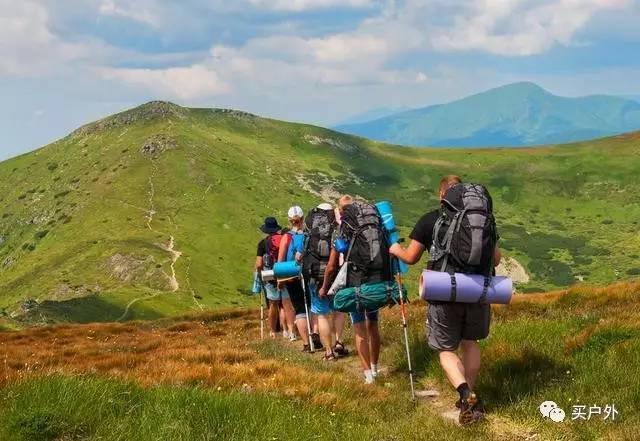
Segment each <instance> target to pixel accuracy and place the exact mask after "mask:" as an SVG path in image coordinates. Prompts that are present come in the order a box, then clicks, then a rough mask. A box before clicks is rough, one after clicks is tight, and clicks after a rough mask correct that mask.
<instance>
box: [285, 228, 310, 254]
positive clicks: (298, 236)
mask: <svg viewBox="0 0 640 441" xmlns="http://www.w3.org/2000/svg"><path fill="white" fill-rule="evenodd" d="M287 234H288V235H289V236H290V238H291V242H289V248H288V249H287V262H291V261H293V260H295V259H296V253H300V254H303V253H304V243H305V239H306V237H307V236H306V234H304V233H302V232H300V233H294V232H292V231H289V232H288V233H287Z"/></svg>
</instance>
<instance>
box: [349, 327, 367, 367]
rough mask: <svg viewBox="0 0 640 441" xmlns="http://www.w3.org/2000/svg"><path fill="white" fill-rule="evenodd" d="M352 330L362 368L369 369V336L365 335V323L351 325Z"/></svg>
mask: <svg viewBox="0 0 640 441" xmlns="http://www.w3.org/2000/svg"><path fill="white" fill-rule="evenodd" d="M353 331H354V332H355V334H356V349H357V350H358V357H359V358H360V364H361V365H362V369H364V370H369V369H371V355H370V353H369V336H368V335H367V325H366V323H365V322H361V323H358V324H355V325H353Z"/></svg>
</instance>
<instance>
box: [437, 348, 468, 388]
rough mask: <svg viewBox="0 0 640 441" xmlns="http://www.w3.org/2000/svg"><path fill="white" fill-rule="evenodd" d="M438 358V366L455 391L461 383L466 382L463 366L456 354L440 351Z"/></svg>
mask: <svg viewBox="0 0 640 441" xmlns="http://www.w3.org/2000/svg"><path fill="white" fill-rule="evenodd" d="M439 356H440V365H441V366H442V369H443V370H444V373H445V374H446V375H447V378H448V379H449V383H451V385H452V386H453V387H454V388H456V389H457V388H458V386H460V385H461V384H462V383H466V382H467V380H466V378H465V376H464V365H463V364H462V361H461V360H460V357H458V354H456V353H455V352H453V351H440V354H439Z"/></svg>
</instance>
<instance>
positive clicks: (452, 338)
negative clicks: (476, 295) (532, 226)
mask: <svg viewBox="0 0 640 441" xmlns="http://www.w3.org/2000/svg"><path fill="white" fill-rule="evenodd" d="M439 197H440V201H441V208H440V209H436V210H433V211H431V212H429V213H427V214H425V215H424V216H422V218H420V220H419V221H418V223H417V224H416V226H415V227H414V229H413V231H412V232H411V235H410V238H411V242H410V244H409V246H408V247H407V249H403V248H402V246H400V245H399V244H394V245H392V246H391V248H390V250H389V251H390V253H391V254H393V255H395V256H396V257H398V258H399V259H400V260H402V261H404V262H405V263H408V264H410V265H413V264H415V263H417V262H418V261H419V260H420V258H421V257H422V255H423V254H424V251H425V250H427V249H428V250H429V263H428V266H427V268H428V269H429V270H433V271H446V272H449V273H451V274H453V273H456V272H458V273H466V274H482V275H485V276H486V277H487V279H486V280H489V277H490V276H491V275H492V274H493V273H494V267H495V266H497V265H498V263H499V262H500V257H501V256H500V249H499V248H498V246H497V241H498V234H497V230H496V225H495V220H494V218H493V202H492V200H491V196H490V195H489V193H488V191H487V190H486V188H484V187H483V186H481V185H477V184H463V183H462V182H461V180H460V178H459V177H458V176H455V175H449V176H445V177H443V178H442V180H441V181H440V186H439ZM427 289H428V288H427ZM490 321H491V307H490V305H489V304H487V303H455V302H435V301H432V302H429V309H428V324H427V326H428V341H429V346H430V347H431V348H432V349H434V350H436V351H438V353H439V359H440V365H441V366H442V368H443V370H444V371H445V374H446V376H447V378H448V380H449V382H450V383H451V384H452V385H453V387H454V388H456V389H457V391H458V393H459V395H460V399H459V401H458V402H457V403H456V406H458V407H460V416H459V421H460V423H461V424H463V425H467V424H471V423H474V422H476V421H478V420H479V419H481V418H482V417H483V416H484V409H483V408H482V405H481V404H480V403H479V400H478V397H477V395H476V394H475V392H473V389H474V387H475V384H476V378H477V376H478V372H479V370H480V361H481V357H480V346H479V344H478V340H482V339H484V338H486V337H487V336H488V335H489V325H490ZM458 348H461V350H462V357H461V358H460V357H459V356H458V354H457V353H456V351H457V349H458Z"/></svg>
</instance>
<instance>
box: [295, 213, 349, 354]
mask: <svg viewBox="0 0 640 441" xmlns="http://www.w3.org/2000/svg"><path fill="white" fill-rule="evenodd" d="M337 225H338V224H337V221H336V212H335V210H334V208H333V206H332V205H331V204H328V203H322V204H320V205H318V206H317V207H315V208H312V209H311V210H310V211H309V214H308V215H307V218H306V227H307V243H306V246H305V251H304V257H303V268H304V277H305V278H306V280H307V286H308V287H309V293H310V297H311V312H312V313H313V314H314V315H315V316H316V317H317V318H318V329H319V332H320V341H321V343H322V345H323V347H324V349H325V353H324V357H323V360H325V361H333V360H335V359H336V357H340V356H345V355H347V354H348V353H349V351H348V350H347V349H346V348H345V346H344V344H343V343H342V341H341V340H342V330H343V329H344V314H343V313H341V312H336V311H334V310H333V302H332V299H330V298H329V297H327V296H326V295H325V296H323V297H320V295H319V292H318V288H319V287H320V286H322V284H323V282H324V274H325V268H326V266H327V262H328V261H329V256H330V255H331V242H332V240H333V236H334V233H335V230H336V228H337ZM336 325H337V328H336ZM338 331H339V332H338Z"/></svg>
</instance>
